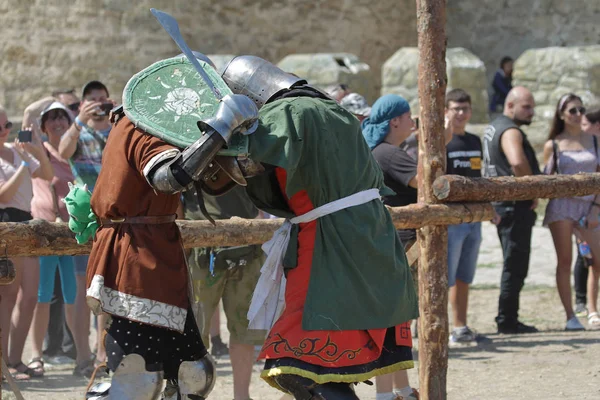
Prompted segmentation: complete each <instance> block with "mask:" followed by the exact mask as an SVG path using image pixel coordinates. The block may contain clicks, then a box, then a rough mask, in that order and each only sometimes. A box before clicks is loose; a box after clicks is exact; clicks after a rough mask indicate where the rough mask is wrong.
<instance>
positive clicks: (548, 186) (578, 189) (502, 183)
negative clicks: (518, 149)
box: [433, 173, 600, 202]
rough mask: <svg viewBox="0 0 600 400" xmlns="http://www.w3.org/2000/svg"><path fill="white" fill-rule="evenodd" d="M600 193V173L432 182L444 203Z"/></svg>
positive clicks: (456, 178)
mask: <svg viewBox="0 0 600 400" xmlns="http://www.w3.org/2000/svg"><path fill="white" fill-rule="evenodd" d="M599 193H600V173H593V174H590V173H581V174H576V175H535V176H523V177H520V178H516V177H512V176H502V177H496V178H465V177H464V176H459V175H444V176H440V177H439V178H437V179H436V180H435V182H434V183H433V194H434V195H435V197H436V198H437V199H438V200H439V201H443V202H464V201H472V202H488V201H509V200H532V199H553V198H557V197H575V196H585V195H589V194H599Z"/></svg>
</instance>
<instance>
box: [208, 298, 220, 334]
mask: <svg viewBox="0 0 600 400" xmlns="http://www.w3.org/2000/svg"><path fill="white" fill-rule="evenodd" d="M215 336H221V312H220V307H219V305H218V304H217V308H216V309H215V312H214V314H213V316H212V319H211V320H210V337H215Z"/></svg>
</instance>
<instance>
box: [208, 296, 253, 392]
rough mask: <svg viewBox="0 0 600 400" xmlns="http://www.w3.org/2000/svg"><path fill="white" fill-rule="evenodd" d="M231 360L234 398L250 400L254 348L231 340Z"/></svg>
mask: <svg viewBox="0 0 600 400" xmlns="http://www.w3.org/2000/svg"><path fill="white" fill-rule="evenodd" d="M217 310H218V308H217ZM229 358H230V359H231V369H232V370H233V398H234V400H248V399H249V398H250V380H251V379H252V366H253V365H254V346H253V345H250V344H241V343H235V341H233V340H229Z"/></svg>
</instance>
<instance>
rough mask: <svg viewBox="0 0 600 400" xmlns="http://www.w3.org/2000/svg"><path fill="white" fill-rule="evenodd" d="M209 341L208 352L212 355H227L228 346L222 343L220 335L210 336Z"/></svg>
mask: <svg viewBox="0 0 600 400" xmlns="http://www.w3.org/2000/svg"><path fill="white" fill-rule="evenodd" d="M210 342H211V343H210V354H211V355H212V356H213V357H221V356H226V355H229V348H228V347H227V345H226V344H225V343H223V341H222V340H221V337H214V338H211V340H210Z"/></svg>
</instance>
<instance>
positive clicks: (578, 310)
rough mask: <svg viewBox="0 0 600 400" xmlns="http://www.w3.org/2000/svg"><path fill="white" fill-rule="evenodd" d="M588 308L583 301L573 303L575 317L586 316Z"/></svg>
mask: <svg viewBox="0 0 600 400" xmlns="http://www.w3.org/2000/svg"><path fill="white" fill-rule="evenodd" d="M587 314H588V310H587V307H586V306H585V303H576V304H575V315H576V316H577V317H587Z"/></svg>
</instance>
